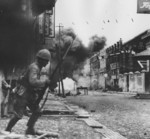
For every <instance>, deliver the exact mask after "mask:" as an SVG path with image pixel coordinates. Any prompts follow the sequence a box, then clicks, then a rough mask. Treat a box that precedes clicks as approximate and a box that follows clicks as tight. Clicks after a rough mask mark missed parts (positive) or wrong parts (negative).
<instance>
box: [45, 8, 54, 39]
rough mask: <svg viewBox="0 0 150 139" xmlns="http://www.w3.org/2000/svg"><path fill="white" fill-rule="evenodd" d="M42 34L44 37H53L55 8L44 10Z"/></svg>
mask: <svg viewBox="0 0 150 139" xmlns="http://www.w3.org/2000/svg"><path fill="white" fill-rule="evenodd" d="M44 23H45V24H44V35H45V36H46V37H50V38H53V37H55V9H54V8H53V9H52V10H49V11H46V12H45V18H44Z"/></svg>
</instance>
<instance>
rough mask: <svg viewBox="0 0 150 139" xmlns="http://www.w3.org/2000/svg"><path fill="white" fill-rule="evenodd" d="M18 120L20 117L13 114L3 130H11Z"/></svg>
mask: <svg viewBox="0 0 150 139" xmlns="http://www.w3.org/2000/svg"><path fill="white" fill-rule="evenodd" d="M18 120H20V118H18V117H16V116H14V117H13V118H12V119H11V120H10V121H9V123H8V125H7V127H6V129H5V131H9V132H11V130H12V128H13V127H14V125H15V124H16V123H17V122H18Z"/></svg>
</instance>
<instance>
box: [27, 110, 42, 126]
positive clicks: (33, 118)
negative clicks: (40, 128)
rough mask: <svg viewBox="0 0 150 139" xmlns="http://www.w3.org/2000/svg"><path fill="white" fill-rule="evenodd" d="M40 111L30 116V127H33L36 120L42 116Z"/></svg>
mask: <svg viewBox="0 0 150 139" xmlns="http://www.w3.org/2000/svg"><path fill="white" fill-rule="evenodd" d="M40 115H41V114H40V113H39V112H34V113H33V114H32V115H31V117H30V118H29V121H28V123H27V126H28V128H33V127H34V125H35V123H36V121H37V120H38V118H39V117H40Z"/></svg>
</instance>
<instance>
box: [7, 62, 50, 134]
mask: <svg viewBox="0 0 150 139" xmlns="http://www.w3.org/2000/svg"><path fill="white" fill-rule="evenodd" d="M41 69H42V67H41V66H40V65H39V63H38V62H35V63H33V64H31V65H30V66H29V67H28V69H27V71H26V73H25V74H24V75H23V77H21V79H20V80H19V81H18V86H17V87H16V89H15V91H16V99H15V102H14V116H13V118H12V119H11V120H10V122H9V123H8V126H7V128H6V131H11V129H12V127H13V126H14V125H15V124H16V122H17V121H18V120H19V119H21V118H22V116H23V114H24V111H25V110H26V107H28V108H29V109H30V110H31V112H32V115H31V117H30V119H29V121H28V123H27V126H28V129H27V132H32V130H33V126H34V124H35V122H36V120H37V119H38V117H39V116H40V112H39V102H40V100H39V98H42V97H41V96H42V95H43V94H44V91H45V89H46V88H45V87H46V83H47V81H48V78H42V76H41Z"/></svg>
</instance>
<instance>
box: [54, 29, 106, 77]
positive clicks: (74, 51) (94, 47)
mask: <svg viewBox="0 0 150 139" xmlns="http://www.w3.org/2000/svg"><path fill="white" fill-rule="evenodd" d="M55 44H56V51H57V53H56V54H55V56H54V60H55V61H56V62H57V63H58V57H59V55H58V51H59V50H58V49H59V47H60V49H61V56H63V54H64V53H65V51H66V49H67V48H68V47H69V46H70V45H71V44H72V47H71V49H70V51H69V52H68V54H67V57H66V58H65V60H64V62H63V64H62V75H63V78H65V77H70V78H72V76H73V72H74V71H75V70H77V69H78V68H81V67H83V65H82V64H83V63H84V61H85V60H86V59H87V58H89V57H90V56H91V54H92V53H93V52H98V51H100V50H101V49H103V48H104V46H105V44H106V38H105V37H98V36H96V35H95V36H93V37H91V39H90V43H89V46H88V47H86V46H85V45H84V44H83V43H82V41H81V40H80V39H79V38H78V36H77V35H76V34H75V32H74V30H73V29H71V28H69V29H64V30H63V31H61V32H57V33H56V39H55Z"/></svg>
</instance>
